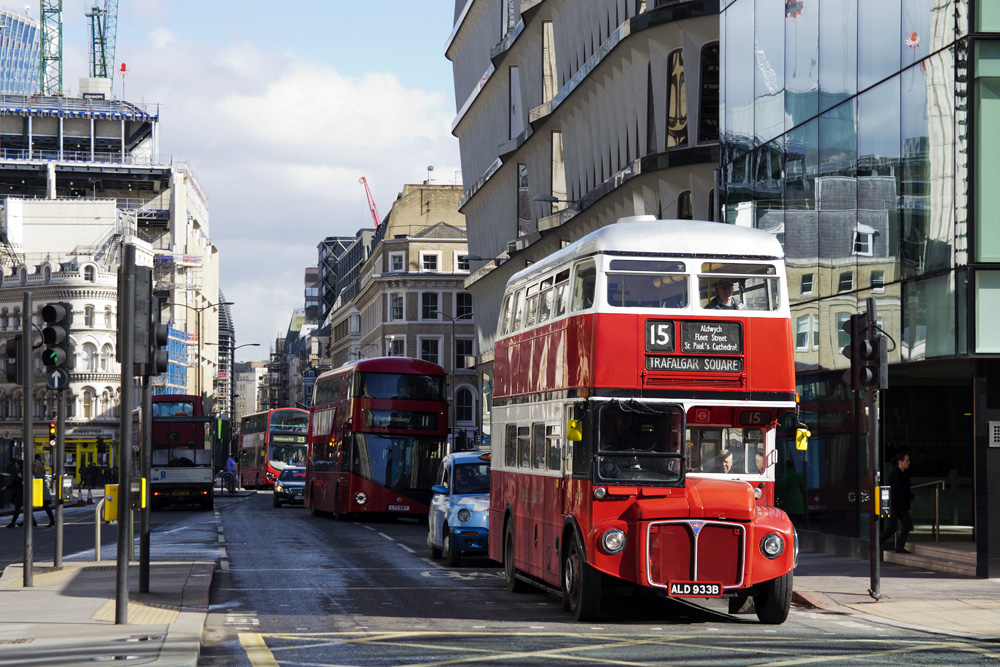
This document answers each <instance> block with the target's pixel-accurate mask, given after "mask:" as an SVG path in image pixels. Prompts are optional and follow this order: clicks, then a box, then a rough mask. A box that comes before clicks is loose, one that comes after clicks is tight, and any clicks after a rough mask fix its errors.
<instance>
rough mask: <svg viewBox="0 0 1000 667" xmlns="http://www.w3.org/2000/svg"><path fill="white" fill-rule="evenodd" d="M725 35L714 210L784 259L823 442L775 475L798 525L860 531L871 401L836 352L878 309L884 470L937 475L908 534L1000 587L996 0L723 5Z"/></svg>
mask: <svg viewBox="0 0 1000 667" xmlns="http://www.w3.org/2000/svg"><path fill="white" fill-rule="evenodd" d="M720 33H721V39H720V43H721V56H720V61H721V86H720V87H721V91H720V97H721V109H720V126H721V128H720V136H721V141H722V171H721V179H720V184H721V189H720V204H721V209H722V215H723V216H724V218H725V219H726V221H727V222H731V223H735V224H741V225H748V226H754V227H759V228H763V229H769V230H772V231H773V232H774V233H775V234H776V235H777V236H778V238H779V239H781V240H782V241H783V243H784V247H785V252H786V255H787V260H788V272H789V297H790V299H791V306H792V325H793V334H794V337H795V346H796V367H797V378H798V385H799V386H798V391H799V393H800V396H801V401H802V402H801V407H802V414H801V418H802V420H803V421H804V422H806V423H807V424H808V425H809V427H810V429H811V431H812V435H813V437H812V438H811V440H810V445H809V449H808V450H807V451H805V452H803V451H798V450H796V449H795V447H794V443H793V442H792V438H791V437H788V438H785V439H784V441H783V443H782V444H783V451H782V452H781V455H782V460H780V461H779V462H778V465H779V468H778V470H779V478H780V474H781V473H782V472H783V471H785V470H791V468H790V467H788V468H786V466H794V468H795V471H794V472H795V473H798V474H802V475H804V476H805V479H806V489H807V490H806V497H805V506H806V507H805V509H806V512H805V516H804V517H803V521H802V525H800V530H802V531H803V532H804V533H806V534H807V536H808V534H809V533H813V534H815V535H820V536H823V537H824V539H826V538H829V537H830V536H834V537H842V538H848V539H851V538H853V539H854V545H855V547H856V548H857V547H858V546H860V545H861V544H862V541H864V540H867V539H868V535H869V529H868V522H869V516H868V512H867V499H868V493H869V490H870V488H871V471H870V470H869V469H868V453H867V446H868V443H867V433H866V432H867V429H866V427H865V419H864V415H863V412H864V410H863V408H864V405H865V402H864V400H863V397H864V394H863V393H858V394H857V395H855V393H854V392H853V391H851V390H850V389H849V387H848V386H847V385H846V384H845V382H844V381H843V380H842V377H841V376H842V375H843V373H844V370H845V369H846V368H848V367H849V365H850V362H849V360H848V358H847V357H845V356H844V355H843V354H842V352H841V350H842V348H843V347H844V346H845V345H847V342H848V340H849V336H848V334H847V333H845V332H844V330H843V328H842V327H843V325H844V322H845V321H846V320H847V319H848V318H849V317H850V315H852V314H854V313H856V312H860V311H865V310H866V308H867V306H868V304H869V303H873V304H874V306H875V311H876V321H877V325H878V326H879V327H880V328H881V329H882V330H883V331H884V332H885V334H886V335H887V336H888V337H889V353H888V355H889V357H888V358H889V363H890V365H889V387H888V388H887V389H886V390H884V391H880V392H879V394H878V406H879V412H880V417H881V431H880V434H879V438H878V446H879V449H878V454H879V456H878V458H879V460H880V467H881V471H882V479H883V480H885V479H887V477H888V473H889V470H890V465H891V464H890V460H891V457H892V456H893V455H894V454H896V453H899V452H903V451H907V452H908V453H909V454H910V457H911V460H912V462H913V463H912V467H911V468H910V475H911V482H912V484H914V485H918V484H925V483H928V484H929V483H933V482H939V481H943V483H944V487H943V489H944V490H943V491H941V490H940V488H941V487H940V484H939V485H937V486H926V487H921V488H918V489H916V490H915V493H916V494H917V495H918V497H919V498H920V500H919V501H918V502H917V503H916V504H915V505H914V521H915V523H916V524H917V527H918V530H917V532H916V534H915V535H914V537H911V541H912V540H918V541H919V540H934V539H935V537H934V531H933V528H932V527H933V526H934V525H935V521H936V522H937V525H939V526H940V529H939V533H938V536H939V539H940V540H941V541H947V542H950V543H952V544H956V545H960V544H962V543H965V544H966V545H968V548H969V549H970V550H974V551H975V553H976V554H977V556H976V565H975V568H976V573H977V574H978V575H979V576H991V577H996V576H1000V541H997V540H996V539H993V540H992V544H991V540H990V539H989V536H990V535H995V534H1000V502H998V501H1000V362H998V356H997V355H998V353H1000V224H998V217H1000V214H998V213H997V212H998V211H1000V186H998V179H997V176H998V175H1000V157H998V156H1000V152H998V150H997V148H1000V123H998V122H997V119H998V118H1000V3H997V2H992V1H991V2H977V1H976V0H936V1H932V0H879V1H878V2H869V1H867V0H822V2H819V0H723V1H722V7H721V22H720ZM870 300H871V301H870ZM789 435H790V434H789ZM779 481H780V479H779ZM935 488H937V489H939V491H938V493H937V494H935ZM935 498H936V502H935ZM935 517H937V518H936V519H935ZM848 543H849V542H847V543H845V544H848ZM858 551H859V552H860V549H858Z"/></svg>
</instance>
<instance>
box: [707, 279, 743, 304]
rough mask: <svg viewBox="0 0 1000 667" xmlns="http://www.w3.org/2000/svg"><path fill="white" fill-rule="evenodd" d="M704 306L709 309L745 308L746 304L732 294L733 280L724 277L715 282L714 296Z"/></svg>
mask: <svg viewBox="0 0 1000 667" xmlns="http://www.w3.org/2000/svg"><path fill="white" fill-rule="evenodd" d="M705 308H708V309H709V310H745V309H746V306H744V305H743V304H742V303H740V301H739V299H737V298H735V297H734V296H733V281H732V280H729V279H726V278H724V279H722V280H720V281H719V282H717V283H716V284H715V296H714V297H712V299H711V300H710V301H709V302H708V305H707V306H705Z"/></svg>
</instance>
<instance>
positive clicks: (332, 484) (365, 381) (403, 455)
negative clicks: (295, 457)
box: [305, 357, 448, 519]
mask: <svg viewBox="0 0 1000 667" xmlns="http://www.w3.org/2000/svg"><path fill="white" fill-rule="evenodd" d="M446 396H447V393H446V390H445V372H444V369H443V368H441V367H440V366H438V365H437V364H433V363H430V362H427V361H422V360H420V359H411V358H409V357H382V358H378V359H363V360H360V361H356V362H352V363H349V364H345V365H344V366H341V367H340V368H337V369H334V370H332V371H328V372H326V373H323V374H322V375H320V376H319V377H318V378H317V379H316V386H315V388H314V390H313V407H312V408H311V410H310V415H309V456H308V464H307V467H306V495H305V504H306V506H307V507H309V508H310V510H311V511H312V513H313V515H318V514H326V513H329V514H332V515H333V516H334V517H336V518H337V519H342V518H344V517H345V516H348V515H359V514H372V513H380V514H392V515H409V516H418V517H420V518H426V517H427V513H428V510H429V506H430V500H431V495H432V494H431V487H432V486H433V485H434V483H435V474H436V473H437V469H438V466H439V464H440V462H441V459H442V458H443V457H444V455H445V450H446V446H447V440H448V403H447V398H446Z"/></svg>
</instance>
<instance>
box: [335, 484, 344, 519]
mask: <svg viewBox="0 0 1000 667" xmlns="http://www.w3.org/2000/svg"><path fill="white" fill-rule="evenodd" d="M333 518H334V519H335V520H336V521H344V520H345V519H347V515H346V514H344V513H343V512H342V511H341V510H340V487H339V486H338V487H337V492H336V493H334V494H333Z"/></svg>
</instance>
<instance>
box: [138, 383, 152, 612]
mask: <svg viewBox="0 0 1000 667" xmlns="http://www.w3.org/2000/svg"><path fill="white" fill-rule="evenodd" d="M147 368H148V367H147ZM148 372H149V371H148V370H147V373H148ZM139 414H140V417H141V418H142V423H141V427H142V439H141V440H140V442H139V456H140V459H141V461H140V467H141V468H142V479H144V480H146V485H145V486H146V488H145V497H144V498H143V502H142V503H141V505H142V508H141V509H140V510H139V592H140V593H148V592H149V518H150V517H149V513H150V510H151V507H150V498H149V496H150V494H151V491H150V488H149V487H150V473H151V471H152V462H151V460H150V459H151V457H152V443H153V420H152V415H153V385H152V382H151V378H150V377H149V375H144V376H143V377H142V410H140V412H139Z"/></svg>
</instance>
